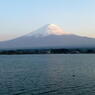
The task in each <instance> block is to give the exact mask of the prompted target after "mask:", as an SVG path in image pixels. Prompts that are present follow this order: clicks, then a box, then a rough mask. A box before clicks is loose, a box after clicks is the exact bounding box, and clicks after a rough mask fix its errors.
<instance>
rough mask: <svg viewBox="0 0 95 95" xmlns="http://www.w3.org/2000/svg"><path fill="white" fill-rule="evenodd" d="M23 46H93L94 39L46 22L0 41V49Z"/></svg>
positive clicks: (94, 46) (94, 45) (94, 44)
mask: <svg viewBox="0 0 95 95" xmlns="http://www.w3.org/2000/svg"><path fill="white" fill-rule="evenodd" d="M24 48H25V49H26V48H27V49H28V48H29V49H31V48H95V39H94V38H88V37H82V36H78V35H75V34H71V33H67V32H64V30H63V29H62V28H61V27H59V26H58V25H55V24H48V25H45V26H43V27H41V28H40V29H38V30H36V31H33V32H31V33H29V34H26V35H24V36H21V37H18V38H16V39H12V40H8V41H1V42H0V49H24Z"/></svg>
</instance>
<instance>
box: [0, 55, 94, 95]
mask: <svg viewBox="0 0 95 95" xmlns="http://www.w3.org/2000/svg"><path fill="white" fill-rule="evenodd" d="M0 95H95V55H94V54H73V55H72V54H67V55H65V54H50V55H49V54H47V55H0Z"/></svg>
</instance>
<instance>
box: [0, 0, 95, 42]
mask: <svg viewBox="0 0 95 95" xmlns="http://www.w3.org/2000/svg"><path fill="white" fill-rule="evenodd" d="M94 4H95V1H94V0H77V1H76V0H52V1H51V0H48V1H44V0H39V1H38V0H35V1H34V0H16V1H13V0H2V1H0V12H1V15H0V26H1V28H0V41H2V40H8V39H12V38H15V37H18V36H21V35H24V34H27V33H30V32H32V31H34V30H37V29H39V28H40V27H42V26H44V25H46V24H57V25H59V26H60V27H62V28H63V29H64V31H65V32H71V33H74V34H77V35H81V36H88V37H94V38H95V12H94V10H95V6H94Z"/></svg>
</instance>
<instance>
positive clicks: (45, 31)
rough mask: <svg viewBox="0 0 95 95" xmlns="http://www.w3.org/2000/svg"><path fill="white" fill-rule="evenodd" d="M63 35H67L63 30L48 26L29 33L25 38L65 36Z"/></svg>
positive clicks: (58, 27)
mask: <svg viewBox="0 0 95 95" xmlns="http://www.w3.org/2000/svg"><path fill="white" fill-rule="evenodd" d="M65 34H69V33H67V32H64V30H63V29H62V28H61V27H60V26H58V25H55V24H48V25H45V26H43V27H41V28H40V29H38V30H36V31H33V32H32V33H29V34H28V35H27V36H36V37H42V36H48V35H65Z"/></svg>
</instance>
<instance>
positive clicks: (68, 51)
mask: <svg viewBox="0 0 95 95" xmlns="http://www.w3.org/2000/svg"><path fill="white" fill-rule="evenodd" d="M21 54H95V49H86V48H83V49H15V50H0V55H21Z"/></svg>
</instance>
